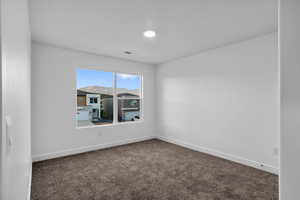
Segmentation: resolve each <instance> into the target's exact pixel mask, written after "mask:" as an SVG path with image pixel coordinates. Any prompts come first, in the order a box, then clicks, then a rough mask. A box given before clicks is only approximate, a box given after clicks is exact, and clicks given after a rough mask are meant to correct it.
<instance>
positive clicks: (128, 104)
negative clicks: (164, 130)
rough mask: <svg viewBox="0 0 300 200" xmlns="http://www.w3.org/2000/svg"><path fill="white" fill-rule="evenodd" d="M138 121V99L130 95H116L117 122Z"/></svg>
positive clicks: (134, 95) (136, 96)
mask: <svg viewBox="0 0 300 200" xmlns="http://www.w3.org/2000/svg"><path fill="white" fill-rule="evenodd" d="M138 119H140V97H139V96H138V95H136V94H132V93H119V94H118V120H119V121H135V120H138Z"/></svg>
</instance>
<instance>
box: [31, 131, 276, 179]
mask: <svg viewBox="0 0 300 200" xmlns="http://www.w3.org/2000/svg"><path fill="white" fill-rule="evenodd" d="M151 139H159V140H162V141H165V142H169V143H172V144H175V145H179V146H182V147H185V148H188V149H191V150H194V151H198V152H201V153H206V154H209V155H212V156H216V157H219V158H223V159H225V160H229V161H232V162H236V163H240V164H242V165H246V166H249V167H254V168H256V169H259V170H262V171H266V172H270V173H272V174H276V175H278V173H279V169H278V168H276V167H274V166H270V165H266V164H264V163H259V162H257V161H253V160H249V159H246V158H242V157H239V156H235V155H231V154H226V153H222V152H220V151H217V150H213V149H209V148H205V147H200V146H197V145H194V144H190V143H186V142H182V141H179V140H177V139H171V138H167V137H162V136H145V137H141V138H134V139H128V140H124V141H118V142H112V143H107V144H99V145H91V146H86V147H80V148H74V149H69V150H64V151H58V152H54V153H48V154H42V155H35V156H33V157H32V160H33V162H37V161H43V160H49V159H53V158H59V157H64V156H70V155H75V154H79V153H84V152H89V151H95V150H100V149H106V148H110V147H116V146H120V145H125V144H130V143H135V142H141V141H145V140H151Z"/></svg>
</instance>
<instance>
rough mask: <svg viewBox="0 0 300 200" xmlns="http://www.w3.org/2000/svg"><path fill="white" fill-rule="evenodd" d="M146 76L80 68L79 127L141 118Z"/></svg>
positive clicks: (77, 116)
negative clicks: (143, 82)
mask: <svg viewBox="0 0 300 200" xmlns="http://www.w3.org/2000/svg"><path fill="white" fill-rule="evenodd" d="M141 88H142V77H141V76H140V75H136V74H123V73H115V72H104V71H100V70H88V69H78V70H77V112H76V121H77V127H88V126H97V125H107V124H116V123H124V122H129V121H130V122H132V121H138V120H140V119H141V105H142V95H141V94H142V89H141Z"/></svg>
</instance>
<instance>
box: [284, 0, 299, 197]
mask: <svg viewBox="0 0 300 200" xmlns="http://www.w3.org/2000/svg"><path fill="white" fill-rule="evenodd" d="M280 6H281V7H280V67H281V72H280V74H281V77H280V78H281V80H280V81H281V140H280V141H281V152H280V153H281V157H280V197H281V198H280V199H281V200H296V199H299V198H300V190H299V178H300V171H299V169H300V159H299V158H300V157H299V155H300V78H299V77H300V64H299V63H300V53H299V52H300V39H299V35H300V15H299V13H300V1H298V0H281V4H280Z"/></svg>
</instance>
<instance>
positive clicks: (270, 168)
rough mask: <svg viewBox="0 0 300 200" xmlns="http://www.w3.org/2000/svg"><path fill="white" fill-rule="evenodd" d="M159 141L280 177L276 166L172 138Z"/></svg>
mask: <svg viewBox="0 0 300 200" xmlns="http://www.w3.org/2000/svg"><path fill="white" fill-rule="evenodd" d="M157 139H160V140H162V141H165V142H169V143H172V144H176V145H179V146H182V147H185V148H188V149H192V150H194V151H198V152H202V153H206V154H210V155H213V156H216V157H219V158H223V159H226V160H229V161H232V162H236V163H240V164H242V165H247V166H249V167H254V168H256V169H260V170H263V171H266V172H270V173H272V174H276V175H278V173H279V169H278V168H276V167H274V166H270V165H266V164H264V163H259V162H257V161H254V160H248V159H246V158H242V157H239V156H235V155H231V154H227V153H222V152H220V151H217V150H214V149H209V148H205V147H200V146H197V145H194V144H191V143H187V142H182V141H179V140H177V139H171V138H167V137H162V136H158V137H157Z"/></svg>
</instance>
